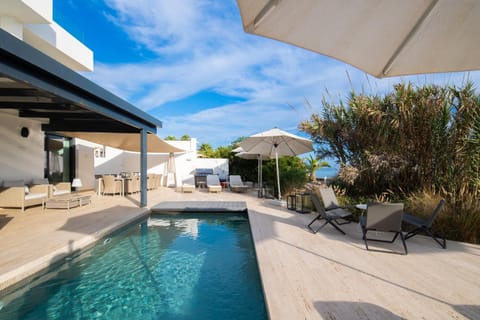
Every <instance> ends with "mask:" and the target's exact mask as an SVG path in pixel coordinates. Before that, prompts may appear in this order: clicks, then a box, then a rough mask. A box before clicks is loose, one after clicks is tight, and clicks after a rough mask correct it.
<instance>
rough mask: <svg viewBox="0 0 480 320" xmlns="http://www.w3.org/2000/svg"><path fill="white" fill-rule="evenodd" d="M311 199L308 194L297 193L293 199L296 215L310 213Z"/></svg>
mask: <svg viewBox="0 0 480 320" xmlns="http://www.w3.org/2000/svg"><path fill="white" fill-rule="evenodd" d="M311 201H312V200H311V198H310V194H309V193H306V192H305V193H297V194H296V199H295V206H296V209H297V210H296V211H297V212H298V213H308V212H310V211H311V208H312V205H311Z"/></svg>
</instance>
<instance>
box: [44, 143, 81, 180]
mask: <svg viewBox="0 0 480 320" xmlns="http://www.w3.org/2000/svg"><path fill="white" fill-rule="evenodd" d="M73 168H75V146H74V145H73V139H71V138H66V137H61V136H55V135H50V134H47V135H45V178H48V181H50V183H57V182H70V181H72V179H73V176H74V174H75V172H73V171H74V170H73Z"/></svg>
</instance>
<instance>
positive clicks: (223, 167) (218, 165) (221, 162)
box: [194, 158, 229, 179]
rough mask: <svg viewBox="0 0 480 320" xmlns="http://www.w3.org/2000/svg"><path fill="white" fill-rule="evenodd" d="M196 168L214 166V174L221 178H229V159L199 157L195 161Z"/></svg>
mask: <svg viewBox="0 0 480 320" xmlns="http://www.w3.org/2000/svg"><path fill="white" fill-rule="evenodd" d="M194 166H195V168H212V169H213V174H218V177H219V178H220V179H227V178H228V175H229V166H228V159H208V158H198V159H195V161H194Z"/></svg>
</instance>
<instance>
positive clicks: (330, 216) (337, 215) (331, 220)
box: [307, 192, 352, 234]
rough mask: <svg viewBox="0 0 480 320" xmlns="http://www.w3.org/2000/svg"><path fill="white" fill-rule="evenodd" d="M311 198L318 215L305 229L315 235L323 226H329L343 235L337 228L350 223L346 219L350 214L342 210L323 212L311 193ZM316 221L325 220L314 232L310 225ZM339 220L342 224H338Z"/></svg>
mask: <svg viewBox="0 0 480 320" xmlns="http://www.w3.org/2000/svg"><path fill="white" fill-rule="evenodd" d="M311 197H312V203H313V206H314V207H315V211H316V212H317V213H318V215H317V216H316V217H315V218H314V219H313V220H312V221H311V222H310V223H309V224H308V225H307V227H308V228H309V229H310V230H312V232H313V233H317V232H318V231H319V230H320V229H322V228H323V227H324V226H325V225H327V224H330V225H331V226H333V227H334V228H335V229H337V230H338V231H339V232H340V233H342V234H345V232H344V231H343V230H342V229H341V228H340V227H339V225H342V224H346V223H350V221H349V220H347V219H348V217H350V216H351V215H352V213H351V212H349V211H347V210H344V209H342V208H336V209H331V210H325V208H324V206H323V205H322V203H321V202H320V199H319V198H318V196H317V194H316V193H314V192H312V194H311ZM317 220H318V221H321V220H325V222H324V223H323V224H322V225H321V226H320V227H318V229H316V230H314V229H313V228H312V224H313V223H314V222H315V221H317ZM339 220H341V221H342V220H343V222H338V221H339Z"/></svg>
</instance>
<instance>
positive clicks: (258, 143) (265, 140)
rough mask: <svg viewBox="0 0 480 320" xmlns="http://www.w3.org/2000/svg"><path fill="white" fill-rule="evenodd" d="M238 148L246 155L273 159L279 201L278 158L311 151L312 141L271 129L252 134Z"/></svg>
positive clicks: (280, 196)
mask: <svg viewBox="0 0 480 320" xmlns="http://www.w3.org/2000/svg"><path fill="white" fill-rule="evenodd" d="M239 145H240V147H241V148H243V150H245V152H248V153H254V154H260V155H265V156H268V157H270V158H271V159H273V158H275V164H276V169H277V184H278V198H279V199H280V200H281V198H282V194H281V191H280V170H279V167H278V157H281V156H296V155H300V154H303V153H307V152H310V151H313V146H312V141H310V140H308V139H305V138H302V137H299V136H296V135H294V134H291V133H289V132H286V131H283V130H280V129H278V128H273V129H270V130H267V131H264V132H261V133H258V134H254V135H253V136H250V137H248V138H246V139H245V140H243V141H242V142H240V144H239Z"/></svg>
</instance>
